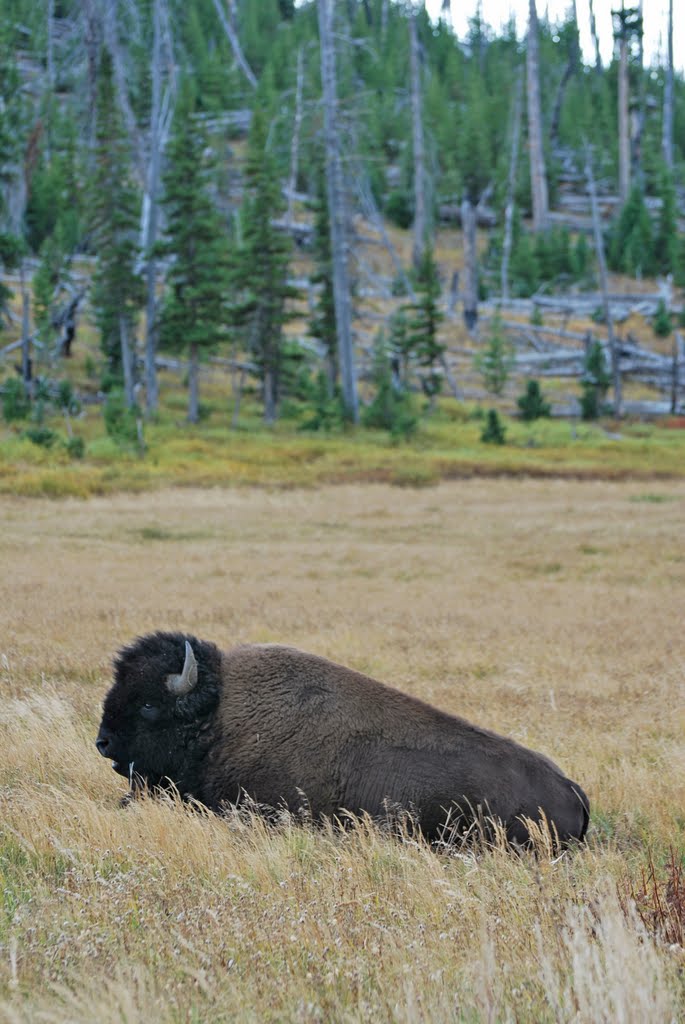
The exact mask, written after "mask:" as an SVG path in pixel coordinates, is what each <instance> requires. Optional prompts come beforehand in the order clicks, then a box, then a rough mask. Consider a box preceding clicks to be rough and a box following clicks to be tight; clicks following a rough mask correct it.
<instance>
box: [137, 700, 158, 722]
mask: <svg viewBox="0 0 685 1024" xmlns="http://www.w3.org/2000/svg"><path fill="white" fill-rule="evenodd" d="M140 714H141V716H142V717H143V718H144V719H146V721H148V722H156V721H157V719H158V718H159V708H158V707H155V705H154V704H143V706H142V708H141V709H140Z"/></svg>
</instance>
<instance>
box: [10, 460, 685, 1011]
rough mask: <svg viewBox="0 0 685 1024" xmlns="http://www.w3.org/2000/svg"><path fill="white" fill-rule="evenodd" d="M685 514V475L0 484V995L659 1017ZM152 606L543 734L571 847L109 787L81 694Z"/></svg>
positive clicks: (212, 633) (682, 793)
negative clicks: (438, 846)
mask: <svg viewBox="0 0 685 1024" xmlns="http://www.w3.org/2000/svg"><path fill="white" fill-rule="evenodd" d="M684 513H685V483H684V482H683V481H682V480H662V481H651V482H649V481H648V482H644V481H643V482H640V481H637V482H636V481H633V482H620V481H614V482H606V481H585V482H580V481H573V480H565V481H562V480H537V481H536V480H530V479H514V480H497V479H492V480H477V479H473V480H462V481H452V482H445V483H441V484H438V485H436V486H428V487H424V488H421V489H406V488H397V487H390V486H387V485H383V484H344V485H340V486H337V487H332V486H324V487H320V488H317V489H307V490H305V489H297V488H295V489H290V490H274V489H265V488H261V489H258V488H251V487H243V488H241V489H220V488H214V489H205V490H198V489H192V488H185V489H162V490H158V491H153V492H148V493H145V494H139V495H131V494H125V493H124V494H115V495H113V496H107V497H95V498H89V499H87V500H77V499H64V500H62V501H60V502H54V501H49V500H47V499H37V498H23V497H16V496H14V497H13V496H1V497H0V520H1V521H2V523H3V528H2V532H1V534H0V562H1V564H2V566H3V574H2V583H1V584H0V586H1V588H2V589H1V590H0V694H1V697H2V699H1V701H0V743H1V748H0V749H2V751H3V754H2V760H1V761H0V892H2V900H3V902H2V904H0V1021H8V1022H12V1024H15V1022H17V1024H28V1022H33V1021H36V1022H37V1021H39V1020H40V1021H52V1022H58V1021H59V1022H66V1021H69V1022H83V1024H85V1022H91V1021H93V1020H98V1022H100V1024H107V1022H110V1021H111V1022H123V1021H126V1022H127V1024H138V1022H141V1024H142V1022H145V1024H149V1022H150V1021H155V1022H157V1021H159V1022H167V1021H169V1022H177V1021H178V1022H180V1021H205V1020H207V1021H209V1020H211V1021H233V1020H260V1021H261V1020H273V1021H284V1020H292V1021H315V1020H317V1021H318V1020H321V1021H362V1020H364V1021H366V1020H379V1021H407V1022H409V1021H412V1022H413V1021H423V1020H425V1021H447V1020H467V1021H500V1020H502V1021H505V1020H521V1021H536V1022H537V1021H550V1022H552V1021H558V1020H561V1021H569V1022H570V1021H606V1022H607V1024H608V1022H613V1021H616V1020H622V1021H625V1022H636V1024H637V1022H644V1021H645V1020H655V1021H656V1020H659V1021H661V1020H664V1021H665V1020H675V1019H678V1018H680V1017H681V1016H682V1015H683V1014H684V1013H685V986H684V982H683V969H684V967H685V954H684V952H683V948H682V945H681V944H678V942H677V941H672V940H673V934H672V933H670V937H669V936H662V938H661V939H660V938H659V936H658V935H657V936H656V937H655V936H654V935H653V927H652V926H653V924H654V921H655V915H654V914H650V906H653V903H654V901H653V899H651V897H650V893H649V891H647V892H644V893H643V892H642V891H641V890H642V888H644V886H643V883H642V877H641V871H642V868H643V867H644V866H645V865H646V864H648V862H649V857H650V851H651V857H652V859H653V860H654V862H655V870H656V875H657V880H661V879H665V878H666V871H667V868H666V860H667V857H668V852H669V848H672V849H673V850H674V851H675V853H676V857H680V856H681V855H682V850H683V847H684V846H685V819H684V818H683V807H684V806H685V771H684V768H685V742H684V740H683V737H684V735H685V728H684V727H685V699H684V698H685V691H684V687H683V678H684V671H683V669H684V668H685V639H684V638H685V633H684V631H683V628H682V627H683V623H682V609H683V606H684V605H685V554H684V550H683V543H682V530H683V523H684V521H685V517H684ZM160 628H161V629H180V630H188V631H193V632H194V633H195V634H196V635H198V636H200V637H203V638H206V639H210V640H213V641H215V642H217V643H218V644H220V645H222V646H229V645H232V644H234V643H238V642H241V641H277V642H286V643H290V644H295V645H297V646H300V647H302V648H305V649H307V650H310V651H314V652H316V653H318V654H322V655H325V656H327V657H330V658H332V659H334V660H336V661H340V662H343V663H345V664H347V665H350V666H352V667H354V668H356V669H360V670H361V671H363V672H367V673H369V674H371V675H373V676H376V677H377V678H380V679H382V680H384V681H386V682H389V683H392V684H394V685H396V686H398V687H400V688H402V689H404V690H406V691H407V692H410V693H413V694H415V695H417V696H420V697H422V698H424V699H426V700H429V701H431V702H433V703H435V704H437V705H439V706H440V707H442V708H445V709H446V710H448V711H452V712H455V713H457V714H461V715H463V716H465V717H467V718H469V719H471V720H473V721H476V722H478V723H479V724H481V725H485V726H488V727H490V728H492V729H495V730H497V731H499V732H502V733H506V734H507V735H509V736H513V737H514V738H515V739H517V740H519V741H520V742H522V743H525V744H526V745H528V746H531V747H533V748H535V749H537V750H541V751H544V752H545V753H546V754H548V755H550V756H552V757H553V759H554V760H556V761H557V762H558V763H559V764H560V765H561V767H562V768H563V769H564V770H565V771H566V772H567V773H568V774H569V775H570V776H571V777H572V778H575V779H577V780H578V781H579V782H580V783H581V784H582V785H583V787H584V788H585V789H586V791H587V792H588V794H589V797H590V800H591V802H592V808H593V813H592V824H591V830H590V836H589V843H588V847H587V849H586V850H585V851H583V852H579V853H576V854H574V855H570V854H566V855H564V856H563V857H562V859H561V860H557V861H553V860H551V859H550V858H549V857H546V856H545V855H544V851H542V852H541V854H540V855H539V856H538V857H537V858H535V857H532V856H530V857H528V856H524V857H514V856H512V855H511V854H509V853H507V852H504V851H502V850H498V849H494V850H481V851H474V850H468V851H458V852H457V853H454V852H453V853H451V854H436V853H435V852H434V851H432V850H430V849H428V848H425V847H422V846H421V845H417V844H416V843H411V842H406V843H402V842H400V841H399V840H396V839H393V838H390V837H387V836H383V835H380V834H379V833H378V832H377V831H375V830H374V829H373V828H371V827H369V826H364V825H360V827H359V828H358V829H357V830H356V831H354V830H353V831H352V832H350V833H348V834H346V835H343V836H341V835H338V834H335V833H334V832H333V831H329V832H320V831H315V830H311V829H307V828H302V827H299V826H296V825H293V824H288V823H284V824H283V825H282V826H281V827H280V828H276V829H269V828H267V827H265V826H264V825H262V824H260V823H259V822H257V821H253V822H245V821H243V820H237V819H236V820H230V821H222V820H219V819H214V818H211V817H205V816H203V815H201V814H198V813H196V812H190V811H188V810H187V809H184V808H182V807H180V806H178V805H174V804H173V803H169V804H160V803H159V802H153V801H149V800H148V801H144V802H141V803H140V804H137V805H135V806H132V807H129V808H127V809H120V808H119V806H118V802H119V799H120V797H121V796H122V792H123V787H124V783H123V780H122V779H121V778H120V777H119V776H117V775H115V774H114V773H113V772H112V771H111V769H110V768H109V765H108V763H107V762H106V761H105V760H104V759H102V758H100V757H99V756H98V754H97V752H96V750H95V746H94V738H95V733H96V731H97V724H98V720H99V715H100V704H101V700H102V697H103V695H104V693H105V692H106V689H107V686H108V682H109V678H110V671H111V658H112V655H113V653H114V652H115V650H116V649H117V647H118V646H120V645H121V644H124V643H127V642H128V641H129V640H130V639H131V638H132V637H133V636H135V635H137V634H140V633H145V632H147V631H149V630H153V629H160ZM647 889H649V887H647ZM631 892H632V895H633V896H634V897H637V899H638V907H637V910H634V909H633V908H632V904H631V899H630V896H631ZM661 895H662V897H663V899H664V901H665V902H666V903H667V904H668V900H669V899H670V900H671V903H670V904H668V906H669V907H670V909H669V910H668V913H667V915H666V917H662V919H661V923H662V924H664V921H666V918H668V914H670V915H671V916H670V918H668V920H670V921H671V924H673V923H674V921H675V924H677V920H676V919H677V917H678V913H677V907H675V908H674V906H673V897H672V893H671V897H668V893H667V889H666V886H665V883H664V885H663V888H662V890H661ZM650 899H651V902H650ZM640 914H641V915H642V918H643V919H644V922H645V923H646V928H645V923H643V921H642V920H641V919H640ZM674 915H675V916H674ZM681 918H682V908H681ZM657 923H658V922H657ZM680 936H681V942H682V929H681V932H680ZM676 938H677V935H676ZM662 939H664V941H662ZM666 939H667V940H668V941H665V940H666Z"/></svg>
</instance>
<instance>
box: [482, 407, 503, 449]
mask: <svg viewBox="0 0 685 1024" xmlns="http://www.w3.org/2000/svg"><path fill="white" fill-rule="evenodd" d="M506 433H507V432H506V428H505V427H504V425H503V423H502V421H501V420H500V418H499V413H498V412H497V409H488V418H487V420H486V421H485V427H484V428H483V433H482V434H481V435H480V439H481V441H484V442H485V444H504V443H505V441H506Z"/></svg>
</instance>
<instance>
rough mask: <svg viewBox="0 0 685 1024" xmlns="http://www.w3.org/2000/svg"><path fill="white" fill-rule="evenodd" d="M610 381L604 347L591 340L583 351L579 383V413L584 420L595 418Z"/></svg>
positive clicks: (599, 412) (600, 409) (599, 410)
mask: <svg viewBox="0 0 685 1024" xmlns="http://www.w3.org/2000/svg"><path fill="white" fill-rule="evenodd" d="M610 383H611V375H610V374H609V372H608V370H607V367H606V359H605V357H604V349H603V348H602V346H601V345H600V343H599V342H598V341H595V342H592V344H590V345H589V346H588V348H587V351H586V353H585V361H584V368H583V376H582V377H581V380H580V385H581V387H582V389H583V391H582V395H581V396H580V408H581V415H582V417H583V419H584V420H596V419H597V417H598V416H599V415H600V414H601V413H602V411H603V403H604V399H605V397H606V393H607V391H608V390H609V384H610Z"/></svg>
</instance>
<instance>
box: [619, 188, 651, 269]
mask: <svg viewBox="0 0 685 1024" xmlns="http://www.w3.org/2000/svg"><path fill="white" fill-rule="evenodd" d="M609 266H610V267H611V269H612V270H618V271H620V272H622V273H624V274H630V275H632V276H633V277H634V276H642V275H647V274H651V273H652V271H653V269H654V232H653V229H652V221H651V219H650V216H649V211H648V210H647V207H646V205H645V200H644V196H643V194H642V189H641V187H640V186H639V185H635V186H634V187H633V189H632V190H631V193H630V196H629V197H628V201H627V202H626V204H625V206H624V207H623V209H622V210H621V213H620V215H619V218H618V221H617V223H616V224H615V226H614V228H613V230H612V234H611V241H610V244H609Z"/></svg>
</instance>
